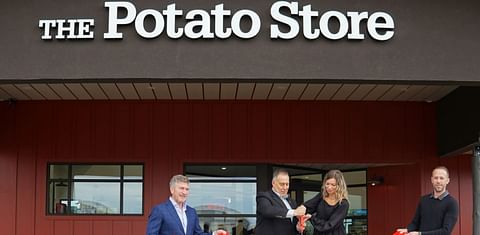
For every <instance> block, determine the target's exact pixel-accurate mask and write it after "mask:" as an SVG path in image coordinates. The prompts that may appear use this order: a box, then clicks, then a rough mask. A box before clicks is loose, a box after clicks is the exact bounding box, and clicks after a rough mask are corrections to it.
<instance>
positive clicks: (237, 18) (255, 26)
mask: <svg viewBox="0 0 480 235" xmlns="http://www.w3.org/2000/svg"><path fill="white" fill-rule="evenodd" d="M244 16H246V17H248V18H250V20H251V21H252V26H251V27H250V30H249V31H248V32H243V31H242V29H241V28H240V22H241V20H242V18H243V17H244ZM260 26H261V22H260V17H259V16H258V15H257V13H255V12H253V11H250V10H240V11H237V12H236V13H235V14H234V15H233V17H232V31H233V33H234V34H235V35H237V36H238V37H239V38H245V39H248V38H253V37H255V35H257V34H258V32H260Z"/></svg>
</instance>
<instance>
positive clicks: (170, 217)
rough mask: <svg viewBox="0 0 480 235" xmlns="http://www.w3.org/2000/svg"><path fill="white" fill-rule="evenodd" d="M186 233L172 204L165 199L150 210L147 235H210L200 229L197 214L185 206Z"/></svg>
mask: <svg viewBox="0 0 480 235" xmlns="http://www.w3.org/2000/svg"><path fill="white" fill-rule="evenodd" d="M186 214H187V233H186V234H185V232H184V230H183V227H182V222H181V221H180V218H178V215H177V211H175V207H174V206H173V204H172V202H171V201H170V200H169V199H167V200H166V201H165V202H163V203H161V204H158V205H157V206H155V207H154V208H153V209H152V212H151V213H150V216H149V217H148V224H147V235H211V234H210V233H204V232H203V230H202V229H201V228H200V224H199V221H198V216H197V212H196V211H195V209H193V208H192V207H189V206H187V211H186Z"/></svg>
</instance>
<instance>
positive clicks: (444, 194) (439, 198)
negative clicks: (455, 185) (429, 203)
mask: <svg viewBox="0 0 480 235" xmlns="http://www.w3.org/2000/svg"><path fill="white" fill-rule="evenodd" d="M448 194H450V193H449V192H448V191H447V190H445V192H443V193H442V194H440V196H439V197H438V198H435V197H434V196H433V193H430V198H433V199H438V200H443V199H444V198H445V197H446V196H448Z"/></svg>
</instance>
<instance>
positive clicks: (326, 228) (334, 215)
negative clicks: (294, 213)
mask: <svg viewBox="0 0 480 235" xmlns="http://www.w3.org/2000/svg"><path fill="white" fill-rule="evenodd" d="M304 205H305V207H306V208H307V213H309V214H311V218H310V222H311V223H312V225H313V227H314V232H313V234H314V235H345V234H346V233H345V228H344V226H343V219H345V217H346V216H347V212H348V206H349V204H348V192H347V184H346V183H345V179H344V177H343V174H342V172H340V171H339V170H331V171H329V172H328V173H327V174H326V175H325V177H324V179H323V184H322V192H321V193H319V194H317V195H316V196H315V197H314V198H312V199H310V200H308V201H307V202H305V204H304Z"/></svg>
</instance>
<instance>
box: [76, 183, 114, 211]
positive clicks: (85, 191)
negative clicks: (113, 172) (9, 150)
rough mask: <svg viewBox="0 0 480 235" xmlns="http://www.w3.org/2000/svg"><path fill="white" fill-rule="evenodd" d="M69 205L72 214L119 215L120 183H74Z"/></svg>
mask: <svg viewBox="0 0 480 235" xmlns="http://www.w3.org/2000/svg"><path fill="white" fill-rule="evenodd" d="M71 203H72V205H71V210H72V213H73V214H119V213H120V183H90V182H86V183H83V182H78V183H74V185H73V193H72V201H71Z"/></svg>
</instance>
